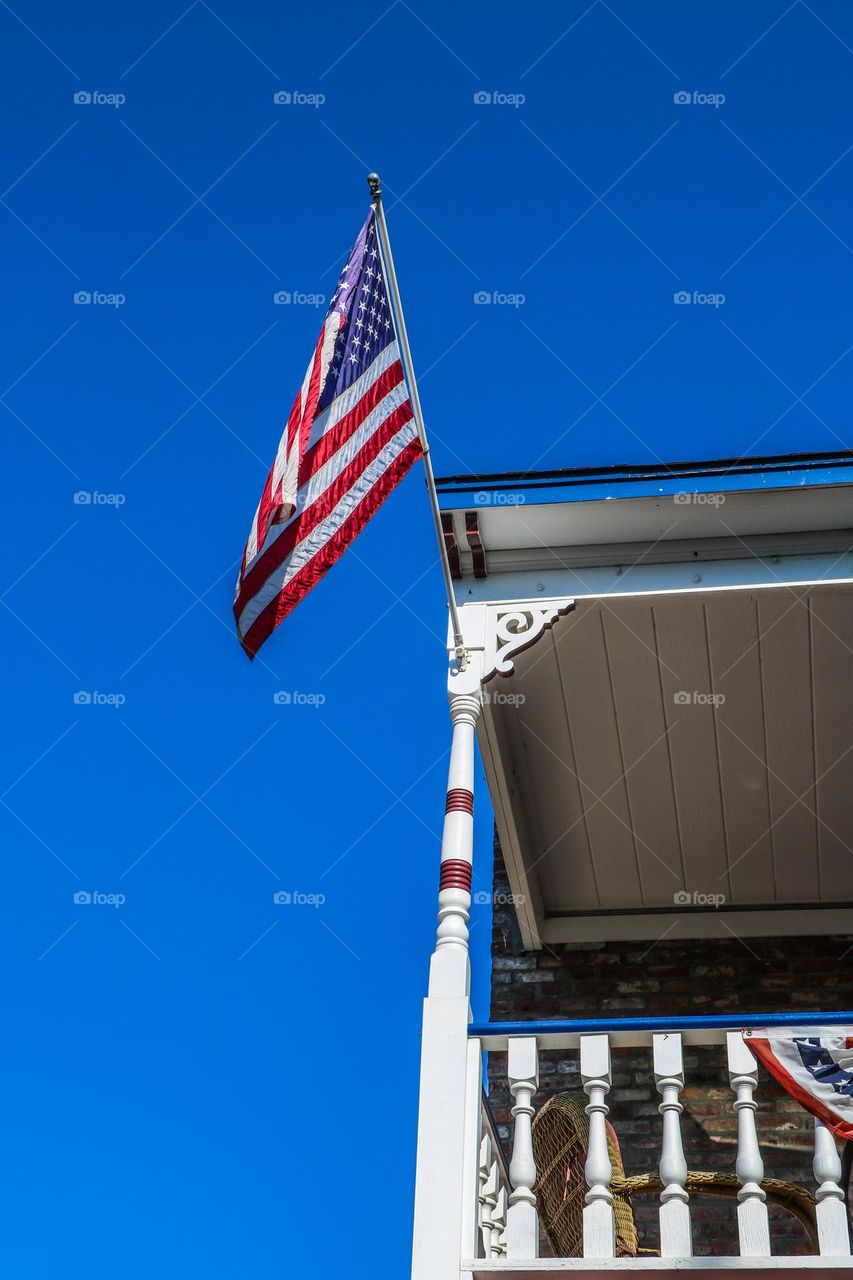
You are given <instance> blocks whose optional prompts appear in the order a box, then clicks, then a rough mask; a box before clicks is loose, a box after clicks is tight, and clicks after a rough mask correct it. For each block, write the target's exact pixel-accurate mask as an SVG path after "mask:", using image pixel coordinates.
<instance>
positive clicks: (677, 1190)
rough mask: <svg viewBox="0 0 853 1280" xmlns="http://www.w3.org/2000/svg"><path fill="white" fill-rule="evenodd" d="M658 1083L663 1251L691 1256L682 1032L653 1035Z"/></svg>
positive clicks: (672, 1255)
mask: <svg viewBox="0 0 853 1280" xmlns="http://www.w3.org/2000/svg"><path fill="white" fill-rule="evenodd" d="M652 1046H653V1056H654V1069H655V1083H656V1085H657V1087H658V1093H659V1094H660V1096H661V1102H660V1106H659V1107H658V1111H659V1112H660V1114H661V1115H662V1116H663V1138H662V1141H661V1156H660V1165H659V1166H658V1167H659V1169H660V1177H661V1182H662V1183H663V1190H662V1191H661V1194H660V1252H661V1257H662V1258H690V1257H692V1256H693V1240H692V1236H691V1231H690V1197H689V1196H688V1194H687V1192H686V1191H685V1189H684V1184H685V1182H686V1181H687V1161H686V1160H685V1159H684V1147H683V1145H682V1141H681V1112H682V1111H683V1110H684V1108H683V1107H682V1105H681V1101H680V1094H681V1090H682V1089H683V1088H684V1060H683V1058H682V1053H681V1035H680V1034H679V1033H673V1032H670V1033H668V1034H665V1035H656V1036H654V1037H653V1038H652Z"/></svg>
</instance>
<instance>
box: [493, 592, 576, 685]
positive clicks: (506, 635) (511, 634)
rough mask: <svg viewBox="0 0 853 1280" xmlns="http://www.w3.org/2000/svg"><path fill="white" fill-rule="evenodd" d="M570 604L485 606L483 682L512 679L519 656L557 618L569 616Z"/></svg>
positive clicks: (526, 602)
mask: <svg viewBox="0 0 853 1280" xmlns="http://www.w3.org/2000/svg"><path fill="white" fill-rule="evenodd" d="M574 607H575V602H574V600H570V599H568V598H566V597H563V598H562V599H557V600H547V601H545V600H520V601H514V602H513V603H512V605H511V606H507V605H488V606H487V609H488V615H487V619H486V661H485V664H484V671H483V679H484V680H488V679H489V677H490V676H493V675H501V676H509V675H512V673H513V669H514V666H515V659H516V656H517V655H518V654H519V653H522V652H523V651H524V650H525V649H529V648H530V646H531V645H534V644H535V643H536V641H537V640H538V639H539V637H540V636H541V635H543V633H544V632H545V631H547V630H548V629H549V628H550V627H552V626H553V625H554V623H555V622H556V621H557V619H558V618H559V617H562V616H563V615H564V614H567V613H569V612H571V610H572V609H574Z"/></svg>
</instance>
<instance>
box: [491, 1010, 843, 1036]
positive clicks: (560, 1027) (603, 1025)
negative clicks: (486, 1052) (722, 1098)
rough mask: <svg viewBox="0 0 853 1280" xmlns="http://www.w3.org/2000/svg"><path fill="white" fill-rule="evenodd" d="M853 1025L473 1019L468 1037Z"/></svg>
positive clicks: (699, 1018) (782, 1020)
mask: <svg viewBox="0 0 853 1280" xmlns="http://www.w3.org/2000/svg"><path fill="white" fill-rule="evenodd" d="M847 1023H849V1024H853V1012H851V1011H850V1010H846V1011H844V1010H842V1011H841V1012H835V1013H817V1012H808V1013H741V1014H737V1013H700V1014H692V1015H688V1016H686V1017H685V1016H682V1017H680V1018H678V1017H677V1018H568V1019H559V1018H555V1019H553V1020H548V1021H545V1022H473V1023H471V1025H470V1027H469V1028H468V1034H469V1036H470V1037H471V1038H472V1039H473V1038H485V1037H486V1036H547V1035H561V1034H565V1035H577V1034H581V1035H587V1034H595V1033H600V1032H603V1031H706V1030H717V1031H746V1030H752V1029H754V1028H756V1027H819V1026H823V1027H834V1026H843V1025H845V1024H847Z"/></svg>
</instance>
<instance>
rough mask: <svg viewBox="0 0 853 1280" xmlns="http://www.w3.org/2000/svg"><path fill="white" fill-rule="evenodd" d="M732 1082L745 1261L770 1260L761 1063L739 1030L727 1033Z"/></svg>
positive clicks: (738, 1209)
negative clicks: (759, 1116) (759, 1118)
mask: <svg viewBox="0 0 853 1280" xmlns="http://www.w3.org/2000/svg"><path fill="white" fill-rule="evenodd" d="M726 1048H727V1050H728V1061H729V1082H730V1084H731V1087H732V1089H733V1090H734V1094H735V1101H734V1109H735V1113H736V1115H737V1159H736V1161H735V1172H736V1173H737V1176H738V1180H739V1182H740V1184H741V1187H740V1191H739V1192H738V1207H737V1222H738V1235H739V1237H740V1255H741V1257H742V1258H769V1257H770V1224H769V1221H768V1217H767V1203H766V1202H767V1196H766V1194H765V1192H764V1191H763V1190H762V1187H761V1184H762V1182H763V1181H764V1161H763V1160H762V1159H761V1150H760V1148H759V1146H758V1133H757V1131H756V1128H755V1112H756V1110H757V1106H758V1104H757V1103H756V1101H755V1098H754V1096H753V1095H754V1093H755V1090H756V1088H757V1087H758V1064H757V1063H756V1061H755V1058H754V1056H753V1053H752V1050H751V1049H750V1048H749V1046H748V1045H747V1044H746V1042H745V1040H744V1038H743V1036H742V1034H741V1033H740V1032H739V1031H729V1032H727V1034H726Z"/></svg>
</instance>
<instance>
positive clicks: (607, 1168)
mask: <svg viewBox="0 0 853 1280" xmlns="http://www.w3.org/2000/svg"><path fill="white" fill-rule="evenodd" d="M580 1051H581V1054H580V1056H581V1081H582V1082H583V1087H584V1092H585V1093H586V1095H587V1097H588V1098H589V1103H588V1104H587V1108H586V1113H587V1115H588V1116H589V1150H588V1152H587V1159H586V1166H585V1169H584V1172H585V1174H586V1181H587V1185H588V1187H589V1190H588V1191H587V1193H586V1206H585V1208H584V1211H583V1255H584V1257H585V1258H612V1257H614V1256H615V1254H616V1231H615V1227H614V1222H613V1196H612V1194H611V1191H610V1181H611V1178H612V1176H613V1169H612V1166H611V1164H610V1154H609V1151H608V1149H607V1114H608V1112H609V1110H610V1108H609V1107H608V1106H607V1103H606V1101H605V1099H606V1097H607V1095H608V1093H609V1092H610V1040H609V1037H608V1036H606V1035H595V1036H581V1038H580Z"/></svg>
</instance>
